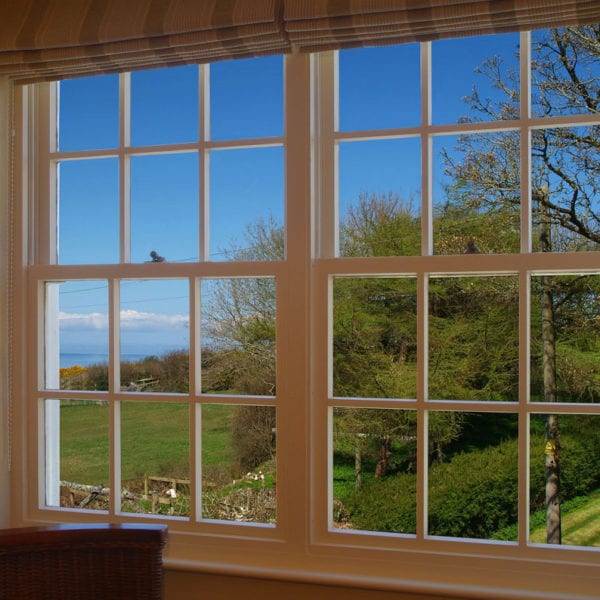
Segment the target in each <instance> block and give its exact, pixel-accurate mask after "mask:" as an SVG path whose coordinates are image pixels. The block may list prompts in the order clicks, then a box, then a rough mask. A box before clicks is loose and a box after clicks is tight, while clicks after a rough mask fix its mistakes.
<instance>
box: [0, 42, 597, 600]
mask: <svg viewBox="0 0 600 600" xmlns="http://www.w3.org/2000/svg"><path fill="white" fill-rule="evenodd" d="M528 39H529V35H528V34H527V33H524V34H522V35H521V49H522V63H521V81H522V85H523V86H524V88H523V89H524V90H525V91H526V90H527V89H528V85H529V83H528V82H529V72H528V66H527V63H528V60H527V59H528V53H527V52H523V49H524V48H528V47H529V46H528ZM421 47H422V54H421V73H422V77H421V80H422V83H421V98H422V100H421V103H422V112H423V114H426V115H428V116H429V117H430V104H429V95H430V94H429V90H430V75H429V74H430V70H431V69H430V45H429V44H428V43H424V44H422V46H421ZM335 60H336V59H335V53H323V54H322V55H315V56H308V55H300V54H293V55H291V56H288V57H286V58H285V63H286V76H285V108H286V109H285V132H284V139H283V140H282V143H283V145H284V152H285V165H286V167H285V172H286V180H285V181H286V183H285V193H286V223H287V224H288V227H287V256H286V259H285V260H283V261H274V262H273V263H272V264H263V263H257V264H256V265H248V264H244V265H242V264H235V263H212V262H200V263H198V264H193V265H187V264H166V265H161V277H162V276H169V277H177V278H188V279H189V280H190V281H195V280H196V278H197V277H215V276H259V275H270V276H275V277H276V278H277V305H278V319H277V327H278V330H277V331H278V348H277V352H278V361H277V381H278V386H277V397H276V398H275V399H274V404H276V406H277V411H278V413H277V431H278V448H277V460H278V465H279V468H278V474H277V480H278V482H277V489H278V499H277V526H276V527H264V526H260V525H251V526H247V525H240V524H233V523H219V522H209V521H202V520H197V519H196V518H195V516H194V515H192V518H191V519H190V520H189V521H188V520H176V519H168V520H167V523H168V525H169V531H170V542H169V546H168V549H167V552H166V564H167V566H170V567H172V568H184V569H197V570H207V571H213V572H215V571H216V572H220V573H226V574H235V575H252V576H259V577H261V576H262V577H275V578H286V579H292V580H302V581H312V582H321V583H330V584H341V585H358V586H361V587H373V588H379V589H394V590H402V591H412V592H420V593H432V594H435V593H439V594H441V595H446V596H461V597H487V598H510V597H514V598H523V597H531V598H538V597H539V598H541V597H544V598H549V597H550V598H571V599H575V598H593V597H594V595H595V594H597V572H598V567H599V566H600V553H598V552H597V551H596V550H593V549H587V548H571V547H561V548H556V547H551V546H545V545H533V544H529V543H528V542H527V520H528V512H527V502H526V501H521V502H520V506H519V521H520V524H521V525H520V530H519V538H518V541H517V542H516V543H499V542H488V541H476V540H458V539H440V538H436V539H434V538H430V537H428V536H427V535H426V514H427V507H426V496H425V489H426V479H425V477H426V475H425V473H424V469H423V468H421V469H420V475H419V479H418V487H419V492H418V496H417V499H418V519H417V534H416V536H409V539H408V538H406V537H405V536H397V535H389V534H373V533H368V532H358V531H339V530H334V529H333V528H332V527H331V508H330V507H331V498H332V492H331V486H330V481H331V477H330V463H329V457H331V438H330V429H331V427H330V423H331V413H332V408H333V406H342V405H346V406H355V405H357V403H356V401H354V400H349V399H336V398H334V397H333V396H332V393H331V388H332V386H331V367H330V364H331V361H330V360H329V353H330V350H329V348H330V345H331V344H330V339H331V333H330V331H331V326H330V324H331V314H330V310H331V308H330V307H331V279H332V277H333V276H337V275H395V274H397V275H411V276H416V278H417V283H418V302H419V307H420V313H419V315H420V316H419V320H418V326H419V338H418V342H419V348H420V349H419V359H420V362H421V367H420V370H419V393H418V398H417V399H416V400H415V401H414V402H412V403H411V404H406V403H403V404H402V405H401V406H402V407H403V408H412V409H415V410H417V412H418V415H419V420H418V435H419V438H418V439H419V446H420V449H421V456H423V454H426V439H425V431H426V426H427V423H426V421H427V419H426V416H427V410H428V409H429V408H433V406H432V405H431V404H428V400H427V399H426V398H425V394H424V390H425V389H426V381H427V372H426V368H425V365H426V361H425V360H424V356H425V355H424V347H425V344H426V334H425V332H426V312H427V311H426V310H425V309H426V302H427V300H426V299H427V277H428V275H430V274H435V275H444V274H449V273H453V274H458V273H460V274H472V275H475V274H489V273H503V272H510V273H515V274H517V275H518V277H519V279H520V283H521V289H522V290H526V289H527V282H528V279H529V276H530V274H531V273H535V274H538V273H552V272H561V273H564V272H598V271H600V260H599V258H598V253H579V254H574V253H573V254H563V255H557V254H553V255H544V254H542V253H531V252H530V250H529V249H530V247H531V232H530V227H529V222H530V219H529V213H530V204H529V197H530V193H529V192H530V189H529V186H530V184H529V175H528V172H529V162H530V158H529V145H528V141H529V131H530V129H531V128H535V127H542V126H544V127H547V126H550V125H560V124H573V123H575V124H587V123H589V122H598V121H599V120H600V119H592V118H591V117H589V116H588V115H586V116H583V117H568V118H567V117H555V118H544V119H533V118H531V117H529V114H528V112H529V111H528V107H527V106H526V105H525V103H523V105H522V110H521V117H520V119H518V120H517V121H516V122H511V123H505V124H503V128H504V129H506V128H516V129H518V130H519V131H520V132H521V141H522V145H521V164H522V173H521V175H522V177H521V181H522V191H521V201H522V202H521V211H522V213H521V215H522V217H521V220H522V231H523V232H524V235H523V236H522V247H521V253H520V254H518V255H514V256H511V257H510V258H508V259H507V258H506V257H504V256H498V255H478V256H477V257H474V256H434V255H432V253H431V248H432V232H431V225H430V222H431V217H430V211H429V208H428V207H429V201H430V197H431V139H432V136H434V135H436V134H443V133H453V132H454V133H458V132H459V131H460V132H462V131H464V128H463V127H461V126H458V125H456V126H454V125H448V126H433V125H431V124H430V118H429V119H428V120H425V122H423V123H422V124H421V125H419V126H418V127H416V128H414V130H413V131H412V133H415V134H416V135H418V136H420V137H421V141H422V144H421V148H422V160H421V164H422V173H423V175H422V199H423V206H422V213H421V214H422V223H423V231H422V239H423V256H417V257H381V258H378V257H373V258H368V259H364V258H360V259H359V258H338V257H336V243H335V239H336V236H337V233H336V227H337V225H336V223H337V214H336V213H337V209H336V204H337V202H336V173H337V164H336V143H337V142H338V141H340V140H343V139H347V138H348V137H349V134H344V133H339V132H337V131H336V130H337V127H336V108H335V101H336V97H337V91H336V85H335V76H334V73H335ZM52 85H53V84H38V85H35V86H25V87H18V88H17V89H16V93H15V99H16V101H15V117H14V121H15V125H16V128H17V132H18V135H17V138H16V143H15V147H14V164H15V173H18V174H19V175H18V176H17V177H15V178H14V188H15V189H14V196H15V198H16V199H17V202H16V207H17V210H16V211H15V217H14V235H15V245H14V247H15V251H14V258H13V266H14V269H15V275H14V278H13V285H14V290H15V291H14V298H15V302H14V308H13V316H12V318H13V323H12V329H13V342H12V357H13V358H12V370H11V376H12V380H13V384H12V385H13V390H14V391H13V408H14V411H13V412H14V414H13V423H14V425H13V430H14V436H13V440H12V455H13V459H12V460H13V462H12V474H11V485H12V488H13V489H19V490H22V495H21V497H20V498H19V500H18V501H16V502H14V503H13V506H12V509H11V510H12V523H13V524H19V525H23V524H29V523H33V522H56V521H61V522H62V521H65V522H71V521H81V520H85V521H106V520H107V519H109V520H111V521H115V522H119V521H122V520H125V519H131V518H133V519H135V520H141V521H142V522H143V521H144V520H147V519H155V518H156V517H154V516H150V515H144V516H135V517H131V516H130V515H124V514H121V513H119V512H118V510H116V509H115V506H114V505H113V506H112V508H111V511H110V514H108V515H107V514H104V513H101V514H97V513H93V512H91V511H78V510H70V509H54V508H48V507H46V506H45V498H44V493H43V490H44V487H45V483H44V481H45V480H44V469H43V468H41V466H42V465H43V464H45V463H44V461H45V458H44V441H43V419H42V418H41V415H42V402H43V399H44V398H48V397H53V396H54V397H55V396H56V392H53V393H50V392H48V391H44V390H43V389H40V388H38V385H37V382H38V381H43V377H42V375H43V373H42V367H41V366H40V364H39V363H38V362H37V357H38V356H39V355H40V349H41V347H42V344H43V335H42V334H41V329H42V323H43V318H42V314H41V313H40V310H39V308H36V307H40V306H43V301H42V294H41V287H40V286H41V282H44V281H60V280H62V278H64V277H68V278H70V279H71V278H72V279H98V278H102V279H106V280H108V281H111V280H112V279H114V278H115V277H117V278H118V277H130V278H135V277H148V276H152V275H153V274H155V272H153V271H152V269H153V267H154V265H133V264H121V265H115V266H102V265H98V266H95V265H92V266H89V265H86V266H85V267H80V266H75V265H73V266H72V265H69V266H61V265H56V264H53V263H54V262H55V260H54V258H53V257H52V256H50V255H49V253H48V252H47V251H45V250H44V249H46V250H47V249H49V248H52V247H53V239H52V233H51V232H52V231H55V228H53V224H54V223H55V219H56V216H55V215H54V214H53V211H52V210H51V207H52V206H53V205H54V202H53V196H52V195H53V192H52V189H53V188H52V185H51V184H50V181H51V174H52V169H51V168H49V165H51V164H52V160H54V159H56V158H57V155H55V154H53V153H52V152H51V150H52V148H51V142H50V140H51V139H55V138H53V136H54V132H53V131H52V126H51V123H50V121H49V119H48V115H49V114H50V113H51V110H52V107H51V103H52V98H53V96H52V94H51V93H50V90H51V88H52ZM123 89H124V88H123V87H122V93H123ZM522 96H526V97H527V96H528V94H524V93H523V94H522ZM0 101H1V98H0ZM7 111H8V107H7ZM491 129H497V127H495V126H494V124H491V125H490V124H480V125H475V124H472V125H470V126H469V130H470V131H489V130H491ZM406 133H407V132H406V131H400V130H394V131H387V132H377V136H379V135H382V134H383V135H388V136H389V135H391V136H398V135H402V134H406ZM352 135H353V136H354V134H352ZM372 135H373V134H372V133H371V134H365V137H368V136H372ZM354 137H356V136H354ZM359 137H360V136H359ZM121 139H122V140H123V139H124V137H123V135H122V136H121ZM200 143H202V142H200ZM98 154H99V155H100V154H102V152H99V153H98ZM0 157H1V153H0ZM121 222H122V227H125V228H126V223H127V221H126V217H123V218H122V220H121ZM126 235H127V234H126V233H123V234H122V236H121V239H125V236H126ZM122 256H123V257H124V258H125V259H127V258H128V257H127V253H126V251H125V250H123V249H122ZM201 258H202V255H201ZM508 262H510V265H509V264H508ZM163 267H164V269H163ZM190 289H192V288H190ZM190 293H191V294H192V292H190ZM116 300H117V296H116V295H115V293H113V295H112V296H111V302H116ZM194 301H195V299H194V297H193V295H191V297H190V304H191V306H194ZM528 312H529V298H528V297H527V294H526V293H522V295H521V299H520V315H521V316H520V319H521V321H520V343H521V354H520V369H521V373H527V370H528V368H529V361H528V351H527V347H528V328H527V327H525V325H526V323H527V319H528ZM113 346H114V344H113ZM191 346H192V347H193V346H194V344H191ZM111 352H112V350H111ZM192 360H193V357H192ZM40 363H41V361H40ZM36 364H37V365H38V366H36ZM520 386H521V387H520V397H521V398H522V400H521V401H520V402H519V403H518V406H514V405H511V406H507V405H505V404H502V405H501V406H500V405H498V404H494V405H492V404H490V403H474V402H468V403H467V402H465V403H455V402H439V401H438V402H436V403H435V409H436V410H446V409H452V410H465V411H478V412H486V411H488V412H498V411H507V412H515V413H516V414H518V415H519V422H520V426H519V427H520V429H519V435H520V459H519V472H520V479H519V490H520V495H521V497H522V498H527V496H528V488H527V472H528V469H527V467H528V458H527V457H528V415H529V414H533V413H541V414H544V413H547V412H548V406H546V405H544V404H543V403H536V404H535V406H531V405H528V404H527V402H526V400H525V399H526V398H527V394H528V381H527V378H526V377H525V378H523V377H522V378H521V382H520ZM191 387H192V388H193V387H194V386H193V385H192V386H191ZM193 393H194V390H192V391H191V394H192V395H193ZM109 394H112V395H116V396H118V393H117V392H115V391H114V390H112V391H109ZM62 395H63V393H62V392H61V396H62ZM77 396H78V397H81V396H82V394H81V393H78V394H77ZM65 397H66V395H65ZM86 397H87V396H86ZM90 397H93V393H90ZM240 400H241V401H243V400H244V399H243V398H242V399H240ZM259 403H261V404H262V403H263V399H262V398H261V401H260V402H259ZM377 404H378V402H377V401H375V402H374V403H371V402H369V406H376V405H377ZM379 404H380V405H381V406H383V405H385V406H386V407H390V403H389V401H386V402H385V403H383V402H382V403H379ZM398 406H400V403H399V404H398ZM551 408H552V412H558V413H561V412H563V413H569V412H577V413H579V414H593V415H600V406H595V405H581V406H577V407H576V410H575V409H574V408H573V407H572V406H569V405H560V404H556V405H554V404H553V405H552V407H551ZM192 421H193V423H192ZM190 425H191V428H192V430H193V428H194V427H197V425H198V420H197V415H196V414H194V411H191V414H190ZM110 428H111V435H112V436H115V435H116V433H117V432H118V420H117V419H116V417H115V416H114V414H113V417H112V419H111V425H110ZM192 444H194V442H192ZM117 448H118V446H116V445H113V452H115V451H116V449H117ZM197 453H198V448H197V447H194V445H193V446H192V454H193V455H194V456H195V455H197ZM113 458H114V457H113ZM196 458H197V457H196ZM421 467H422V458H421ZM117 471H118V469H117V470H114V471H113V480H112V481H111V484H113V489H115V487H114V485H115V484H117V482H118V473H117ZM198 476H199V473H198V470H197V469H196V470H195V471H194V472H193V473H192V478H193V479H194V478H197V477H198ZM117 487H118V486H117Z"/></svg>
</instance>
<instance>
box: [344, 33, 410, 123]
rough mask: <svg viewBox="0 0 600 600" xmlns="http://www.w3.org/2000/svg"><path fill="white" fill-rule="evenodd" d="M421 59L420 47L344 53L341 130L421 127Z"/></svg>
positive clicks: (394, 47)
mask: <svg viewBox="0 0 600 600" xmlns="http://www.w3.org/2000/svg"><path fill="white" fill-rule="evenodd" d="M419 60H420V59H419V45H418V44H402V45H400V46H386V47H377V48H358V49H353V50H342V51H340V53H339V98H340V117H339V118H340V130H341V131H352V130H360V129H363V130H364V129H391V128H394V127H411V126H413V127H414V126H416V125H419V124H420V121H421V117H420V109H421V98H420V96H421V95H420V90H421V84H420V72H419V69H420V62H419ZM407 91H409V92H408V93H407Z"/></svg>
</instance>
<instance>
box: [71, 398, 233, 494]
mask: <svg viewBox="0 0 600 600" xmlns="http://www.w3.org/2000/svg"><path fill="white" fill-rule="evenodd" d="M202 410H203V460H204V464H205V465H209V464H218V463H221V462H223V461H224V460H227V449H229V448H230V434H229V427H228V419H229V415H230V409H229V407H226V406H220V405H205V406H204V407H203V409H202ZM228 411H229V412H228ZM108 418H109V412H108V408H107V407H106V406H102V405H98V404H95V403H85V404H81V405H75V406H63V407H62V409H61V479H64V480H67V481H73V482H76V483H85V484H89V485H98V484H99V483H104V484H105V485H106V484H107V483H108V481H109V480H108V449H109V443H108ZM121 429H122V440H121V445H122V454H123V465H122V469H123V474H122V475H123V479H130V478H133V477H139V476H142V475H144V474H146V473H148V474H151V475H157V476H159V475H167V476H172V477H179V478H187V477H188V476H189V411H188V407H187V405H186V404H184V403H180V402H176V403H160V404H153V403H149V402H142V403H137V402H127V403H124V404H123V407H122V419H121Z"/></svg>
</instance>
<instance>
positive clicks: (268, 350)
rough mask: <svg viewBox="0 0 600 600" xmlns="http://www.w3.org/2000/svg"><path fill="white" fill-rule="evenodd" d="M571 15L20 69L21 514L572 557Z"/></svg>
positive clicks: (459, 575)
mask: <svg viewBox="0 0 600 600" xmlns="http://www.w3.org/2000/svg"><path fill="white" fill-rule="evenodd" d="M592 30H593V31H596V28H580V29H577V28H575V29H567V30H560V31H558V32H553V31H540V32H533V33H531V34H506V35H501V36H500V35H497V36H493V37H481V38H466V39H460V40H458V39H457V40H447V41H439V42H433V43H431V44H430V43H423V44H409V45H404V46H400V47H389V48H388V47H382V48H369V49H356V50H344V51H340V52H335V53H324V54H321V55H315V56H312V57H308V56H297V55H295V56H291V57H286V58H285V59H283V58H282V57H268V58H261V59H250V60H244V61H234V62H224V63H218V64H214V65H210V66H199V67H196V66H188V67H177V68H175V69H161V70H157V71H147V72H139V73H124V74H120V75H118V76H117V75H109V76H102V77H98V78H93V79H81V80H72V81H66V82H61V83H60V84H51V85H44V86H42V85H40V86H37V87H36V88H35V89H33V90H32V91H31V92H30V96H29V97H28V102H31V104H32V106H33V104H34V103H37V104H38V105H39V106H41V107H44V106H46V107H47V108H48V110H47V111H40V112H41V113H42V118H41V124H40V126H39V128H38V130H37V136H38V137H37V144H38V146H39V147H41V148H42V150H43V151H40V152H39V153H38V154H37V163H36V169H37V172H36V173H37V174H36V177H37V179H36V182H37V186H36V190H37V191H36V196H35V197H34V198H32V201H34V202H35V215H36V227H37V230H38V231H40V232H42V234H41V235H39V236H38V237H37V238H35V240H32V244H33V242H34V241H35V247H34V249H33V252H32V255H31V257H30V262H31V266H30V267H29V269H28V272H27V284H28V289H29V290H30V305H31V308H28V309H27V311H28V312H27V315H26V321H27V326H28V327H30V328H31V331H30V335H29V337H28V339H29V340H35V341H36V343H33V342H32V343H31V347H30V348H28V356H30V358H31V359H32V361H31V373H37V374H38V377H37V386H36V388H35V390H32V391H31V392H30V393H29V394H28V397H27V399H26V400H27V407H28V409H27V410H28V413H27V415H28V418H29V419H30V422H33V421H34V420H37V422H38V423H39V431H38V432H37V435H35V436H32V439H30V440H29V448H30V451H32V452H33V455H34V456H36V457H38V458H37V460H36V461H33V462H31V463H30V464H28V470H29V471H28V481H29V482H30V488H31V489H35V490H37V495H35V496H34V497H33V498H30V499H29V503H28V504H27V506H28V508H27V509H26V510H25V514H24V516H25V517H26V518H34V519H45V518H51V519H65V520H75V519H82V518H83V519H106V518H116V519H122V518H132V519H147V518H153V519H154V518H160V519H166V520H167V521H168V523H169V525H170V528H171V531H172V532H173V538H172V539H173V542H172V544H171V546H170V548H171V550H170V552H171V553H172V554H171V558H172V560H173V561H174V562H177V560H195V561H198V560H200V561H205V562H206V561H208V562H215V563H220V562H221V561H227V562H228V563H231V562H232V558H231V557H232V556H233V557H235V560H234V561H233V562H234V563H237V564H238V565H245V566H246V567H248V568H251V567H254V566H256V565H258V563H261V561H264V560H267V557H268V559H269V560H268V569H271V570H276V569H278V570H286V571H290V570H291V571H293V570H294V569H298V568H300V567H298V566H297V565H298V564H302V565H304V567H302V568H306V569H307V570H313V571H314V570H316V572H317V575H315V576H316V577H318V578H320V579H321V580H322V581H328V580H331V579H328V577H333V576H332V575H331V573H333V572H334V571H335V567H334V565H335V563H336V561H338V560H339V559H343V560H344V561H348V562H347V565H348V567H347V570H345V571H344V577H345V578H346V579H345V581H347V582H351V581H357V580H360V578H361V577H363V578H369V577H373V576H378V577H382V578H383V579H385V580H386V581H387V580H389V581H393V582H395V583H392V584H391V585H398V586H401V583H399V582H400V581H401V580H405V579H409V578H410V579H415V580H422V581H423V582H427V583H426V584H425V587H424V588H421V589H428V590H429V591H435V590H437V589H441V588H438V587H436V586H438V585H439V586H441V585H443V584H447V583H449V582H450V583H453V584H456V585H460V586H462V588H461V589H463V590H464V588H465V581H468V584H467V586H468V585H473V586H478V585H479V586H482V585H483V586H498V585H504V583H505V581H504V578H505V573H506V572H507V570H511V569H513V568H514V565H515V564H516V562H514V563H513V561H522V560H523V559H527V561H528V566H527V568H526V569H525V571H526V575H527V577H526V579H527V581H522V580H521V578H520V577H519V576H515V578H514V581H512V582H511V584H509V585H510V586H512V587H515V588H516V587H518V586H522V587H524V588H528V589H534V590H535V589H540V585H541V583H540V582H541V581H542V576H543V574H544V570H545V569H547V568H548V567H547V564H548V562H552V561H555V563H556V564H557V565H558V564H560V565H563V564H564V561H565V560H566V557H567V556H568V557H569V561H573V562H575V563H577V564H578V565H579V567H581V569H583V570H584V571H585V569H586V568H588V567H589V569H590V570H591V569H592V568H593V566H594V565H595V566H597V564H598V560H599V559H598V554H597V552H595V551H594V550H593V549H594V547H597V546H598V537H597V532H596V530H597V523H598V522H600V509H599V508H598V506H599V499H598V493H599V490H600V468H599V467H598V464H597V463H598V461H597V456H598V455H599V454H600V452H599V451H600V402H599V398H600V387H599V384H598V368H597V365H596V363H597V360H596V358H597V356H598V339H599V338H598V335H597V330H598V322H599V319H600V300H599V295H598V294H599V293H600V287H599V282H600V266H599V263H598V257H599V256H600V254H599V249H598V247H597V245H598V242H599V241H600V237H598V230H597V216H598V205H597V202H598V190H597V183H596V181H595V179H596V177H595V171H596V167H597V162H598V156H597V144H596V143H595V140H596V137H597V132H598V128H599V126H600V119H599V118H598V116H597V106H596V105H595V104H594V102H596V100H594V99H595V98H596V97H597V94H596V92H597V91H598V88H599V86H600V53H599V52H598V49H597V47H596V46H594V45H593V44H592V43H591V42H590V38H591V36H590V35H588V34H590V33H591V32H592ZM557 48H558V49H559V50H560V52H562V53H563V55H564V56H565V57H566V58H565V62H564V63H562V64H563V65H567V66H568V67H569V66H572V67H573V69H576V70H577V71H578V72H579V71H580V72H581V80H578V81H576V80H575V78H574V77H573V76H572V71H571V72H566V73H563V72H562V71H561V68H562V67H561V66H560V65H557V63H556V59H555V55H556V49H557ZM34 96H35V98H34ZM25 104H26V103H25ZM47 132H49V133H50V135H47ZM36 365H37V367H36ZM34 379H35V378H34ZM115 490H119V493H115ZM552 494H554V495H555V496H556V497H559V498H560V502H554V498H552V499H551V500H550V501H549V500H548V498H549V497H550V496H552ZM546 505H549V507H550V508H548V509H546ZM559 507H560V510H559ZM107 515H108V517H107ZM561 529H562V531H561ZM595 532H596V533H595ZM189 534H196V535H192V536H190V535H189ZM202 540H204V541H207V540H208V541H209V548H210V550H209V551H207V550H206V549H203V548H202V547H201V546H202V543H201V542H202ZM307 540H308V541H307ZM559 543H560V544H561V545H560V546H559ZM282 548H284V549H285V552H281V551H280V550H281V549H282ZM567 553H568V554H567ZM315 556H316V557H318V559H315ZM299 557H300V558H299ZM320 559H322V562H320ZM432 564H435V565H436V568H435V569H433V570H434V571H435V573H432V568H431V565H432ZM399 565H402V566H403V568H402V569H401V572H400V573H399V572H397V571H396V569H397V568H399ZM406 565H411V567H412V568H411V570H410V572H409V571H407V570H404V568H405V566H406ZM447 565H452V568H451V569H450V570H449V569H448V567H447ZM586 565H587V567H586ZM475 566H477V567H481V568H482V569H484V570H485V573H487V575H483V574H481V573H483V572H484V571H481V573H479V574H478V573H475V572H474V567H475ZM240 568H242V566H240ZM244 568H245V567H244ZM231 569H232V570H235V567H231ZM389 569H392V571H390V570H389ZM392 572H393V573H394V574H393V576H391V577H390V573H392ZM590 572H591V571H590ZM490 573H491V575H490ZM467 574H468V576H467ZM362 581H366V579H363V580H362ZM553 585H564V586H565V587H564V588H562V589H564V590H567V589H569V590H570V591H571V592H572V590H573V588H567V585H571V584H567V583H564V582H563V584H556V582H553ZM581 585H582V588H581V589H582V590H583V591H585V585H587V584H586V583H585V581H584V583H583V584H581ZM562 589H561V591H562Z"/></svg>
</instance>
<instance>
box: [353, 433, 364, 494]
mask: <svg viewBox="0 0 600 600" xmlns="http://www.w3.org/2000/svg"><path fill="white" fill-rule="evenodd" d="M361 488H362V449H361V440H360V438H359V439H357V440H356V445H355V446H354V489H355V490H356V491H357V492H358V491H359V490H360V489H361Z"/></svg>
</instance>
